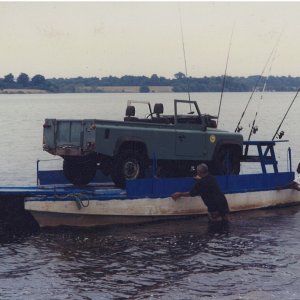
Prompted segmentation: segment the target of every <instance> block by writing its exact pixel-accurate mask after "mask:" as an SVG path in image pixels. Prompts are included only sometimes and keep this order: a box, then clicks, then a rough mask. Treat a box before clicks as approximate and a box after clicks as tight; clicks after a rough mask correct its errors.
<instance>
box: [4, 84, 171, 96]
mask: <svg viewBox="0 0 300 300" xmlns="http://www.w3.org/2000/svg"><path fill="white" fill-rule="evenodd" d="M148 88H149V91H148V92H149V93H172V86H148ZM140 89H141V87H140V86H97V87H91V86H79V87H76V88H75V89H74V91H73V93H141V91H140ZM47 93H50V92H48V91H46V90H41V89H0V94H47Z"/></svg>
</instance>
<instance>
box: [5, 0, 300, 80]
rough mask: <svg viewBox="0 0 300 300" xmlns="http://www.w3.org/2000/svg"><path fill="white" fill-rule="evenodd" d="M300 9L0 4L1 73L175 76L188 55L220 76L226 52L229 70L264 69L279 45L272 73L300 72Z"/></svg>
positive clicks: (198, 69) (191, 68)
mask: <svg viewBox="0 0 300 300" xmlns="http://www.w3.org/2000/svg"><path fill="white" fill-rule="evenodd" d="M299 12H300V2H224V1H223V2H211V1H209V2H140V1H138V2H0V39H1V47H0V60H1V61H0V78H3V77H4V76H5V75H7V74H9V73H12V74H13V75H14V76H15V77H17V76H18V75H19V74H20V73H21V72H23V73H26V74H28V75H29V77H33V76H34V75H36V74H41V75H43V76H45V77H46V78H53V77H55V78H60V77H62V78H71V77H78V76H82V77H94V76H95V77H100V78H102V77H105V76H110V75H113V76H118V77H120V76H123V75H136V76H140V75H145V76H151V75H152V74H157V75H159V76H164V77H167V78H173V77H174V74H175V73H177V72H183V73H186V71H185V61H186V65H187V74H188V76H193V77H203V76H220V75H223V74H224V72H225V66H226V60H227V56H228V53H229V60H228V67H227V74H228V75H229V76H250V75H260V74H261V73H262V71H263V69H264V67H265V65H266V63H267V61H268V58H269V57H270V55H271V52H272V50H273V49H274V48H275V50H276V51H275V53H274V56H273V57H272V60H271V63H270V65H268V68H267V70H268V71H266V73H267V75H269V74H270V75H273V76H288V75H291V76H300V40H299V37H300V17H299ZM180 20H181V21H180ZM180 24H182V27H181V25H180ZM181 28H182V32H183V35H182V34H181ZM231 33H232V38H230V37H231ZM182 36H183V39H182ZM278 40H279V42H278ZM276 44H277V46H275V45H276ZM183 45H184V49H185V58H184V51H183ZM229 49H230V51H229ZM266 73H265V74H266Z"/></svg>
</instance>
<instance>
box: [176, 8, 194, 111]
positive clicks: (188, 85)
mask: <svg viewBox="0 0 300 300" xmlns="http://www.w3.org/2000/svg"><path fill="white" fill-rule="evenodd" d="M179 20H180V31H181V41H182V50H183V57H184V67H185V78H186V84H187V92H188V97H189V101H190V102H191V95H190V82H189V78H188V71H187V63H186V55H185V47H184V38H183V29H182V18H181V11H180V9H179ZM193 113H194V112H193V111H192V108H191V103H190V112H189V114H193Z"/></svg>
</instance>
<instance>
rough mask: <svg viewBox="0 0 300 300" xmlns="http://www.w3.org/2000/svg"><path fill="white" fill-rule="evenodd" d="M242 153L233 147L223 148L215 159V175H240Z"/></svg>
mask: <svg viewBox="0 0 300 300" xmlns="http://www.w3.org/2000/svg"><path fill="white" fill-rule="evenodd" d="M240 165H241V153H240V151H239V150H238V149H236V148H233V147H223V148H221V149H220V150H219V151H218V153H217V155H216V157H215V161H214V173H215V175H238V174H239V173H240Z"/></svg>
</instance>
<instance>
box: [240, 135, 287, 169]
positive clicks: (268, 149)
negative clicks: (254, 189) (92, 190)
mask: <svg viewBox="0 0 300 300" xmlns="http://www.w3.org/2000/svg"><path fill="white" fill-rule="evenodd" d="M284 142H288V141H287V140H282V141H244V143H243V144H244V152H243V156H242V162H258V163H260V165H261V169H262V172H263V173H264V174H266V173H267V165H271V166H272V167H273V171H274V173H278V161H277V159H276V154H275V150H274V146H275V145H276V144H277V143H284ZM250 147H251V148H256V150H257V154H256V155H253V154H252V155H250V154H249V152H250V151H249V150H250V149H249V148H250ZM287 159H288V167H289V169H290V171H291V170H292V163H291V149H290V148H289V150H288V158H287Z"/></svg>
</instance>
